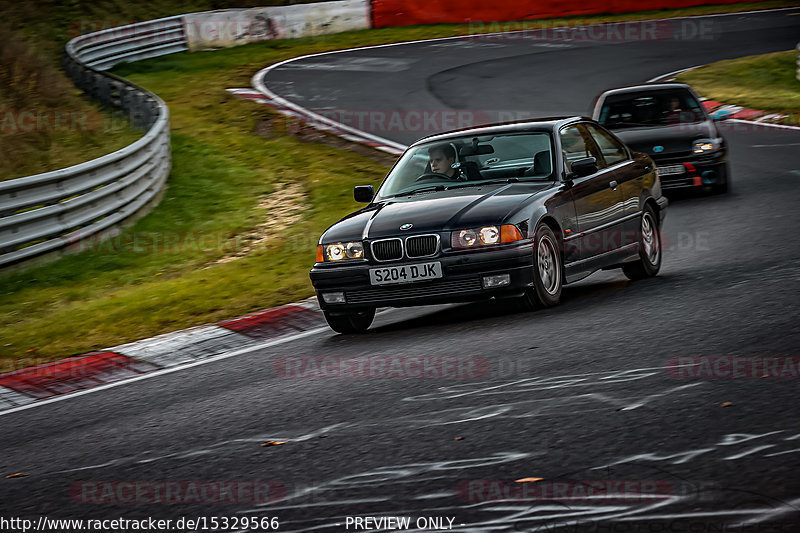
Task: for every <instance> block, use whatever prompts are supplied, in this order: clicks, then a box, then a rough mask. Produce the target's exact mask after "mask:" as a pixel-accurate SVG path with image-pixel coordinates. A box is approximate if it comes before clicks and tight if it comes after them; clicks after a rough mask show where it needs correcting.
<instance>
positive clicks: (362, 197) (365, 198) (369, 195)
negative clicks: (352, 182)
mask: <svg viewBox="0 0 800 533" xmlns="http://www.w3.org/2000/svg"><path fill="white" fill-rule="evenodd" d="M353 198H355V199H356V202H361V203H362V204H368V203H370V202H371V201H372V199H373V198H375V188H374V187H373V186H372V185H356V186H355V188H354V189H353Z"/></svg>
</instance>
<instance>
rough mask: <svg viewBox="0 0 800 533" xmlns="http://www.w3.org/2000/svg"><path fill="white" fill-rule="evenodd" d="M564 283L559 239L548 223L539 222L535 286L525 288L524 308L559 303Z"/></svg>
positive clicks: (534, 276)
mask: <svg viewBox="0 0 800 533" xmlns="http://www.w3.org/2000/svg"><path fill="white" fill-rule="evenodd" d="M563 285H564V267H563V264H562V261H561V251H560V247H559V245H558V239H557V238H556V236H555V234H554V233H553V230H552V229H550V227H549V226H548V225H547V224H539V226H538V227H537V228H536V238H535V240H534V243H533V287H528V288H526V289H525V294H524V295H523V296H522V304H523V308H525V309H529V310H533V309H541V308H544V307H553V306H554V305H558V303H559V302H560V301H561V288H562V287H563Z"/></svg>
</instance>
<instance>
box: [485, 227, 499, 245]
mask: <svg viewBox="0 0 800 533" xmlns="http://www.w3.org/2000/svg"><path fill="white" fill-rule="evenodd" d="M481 242H482V243H483V244H497V243H498V242H500V232H499V231H497V228H496V227H495V226H487V227H485V228H481Z"/></svg>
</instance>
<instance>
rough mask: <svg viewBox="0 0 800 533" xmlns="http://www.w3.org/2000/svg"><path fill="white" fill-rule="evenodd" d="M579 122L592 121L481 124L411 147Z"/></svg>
mask: <svg viewBox="0 0 800 533" xmlns="http://www.w3.org/2000/svg"><path fill="white" fill-rule="evenodd" d="M579 120H592V119H591V118H588V117H582V116H577V115H576V116H567V117H542V118H532V119H526V120H514V121H510V122H496V123H493V124H483V125H481V126H475V127H471V128H462V129H459V130H451V131H446V132H443V133H436V134H434V135H428V136H427V137H423V138H421V139H419V140H417V141H415V142H414V143H413V144H412V145H411V146H416V145H418V144H423V143H429V142H436V141H446V140H449V139H453V138H455V137H463V136H464V135H492V134H496V133H508V132H521V131H541V130H554V129H558V128H560V127H561V126H563V125H565V124H569V123H571V122H575V121H579Z"/></svg>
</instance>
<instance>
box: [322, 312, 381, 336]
mask: <svg viewBox="0 0 800 533" xmlns="http://www.w3.org/2000/svg"><path fill="white" fill-rule="evenodd" d="M323 314H324V315H325V321H326V322H327V323H328V325H329V326H330V327H331V329H332V330H333V331H335V332H336V333H342V334H344V335H347V334H350V333H364V332H365V331H367V329H369V327H370V326H371V325H372V321H373V320H374V319H375V309H374V308H372V309H364V310H361V311H355V312H353V311H351V312H347V313H340V314H331V313H329V312H328V311H323Z"/></svg>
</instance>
